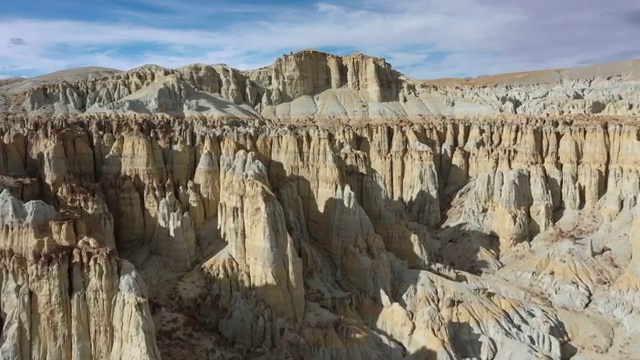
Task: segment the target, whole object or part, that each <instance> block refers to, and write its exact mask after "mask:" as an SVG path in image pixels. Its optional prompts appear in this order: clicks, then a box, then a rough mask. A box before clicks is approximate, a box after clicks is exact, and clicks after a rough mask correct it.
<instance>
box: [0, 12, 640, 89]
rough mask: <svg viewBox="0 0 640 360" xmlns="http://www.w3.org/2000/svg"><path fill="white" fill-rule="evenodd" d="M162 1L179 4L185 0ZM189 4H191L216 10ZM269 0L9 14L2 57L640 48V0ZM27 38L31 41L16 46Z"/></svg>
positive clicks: (497, 53) (430, 58) (184, 58)
mask: <svg viewBox="0 0 640 360" xmlns="http://www.w3.org/2000/svg"><path fill="white" fill-rule="evenodd" d="M139 1H143V2H148V1H149V0H139ZM154 3H155V2H154ZM158 4H159V5H158V6H160V7H163V8H165V9H169V10H171V9H174V6H176V5H175V3H173V2H168V1H163V2H161V3H158ZM349 4H351V5H349ZM180 6H182V7H184V6H187V5H184V4H182V3H181V5H180ZM185 9H186V10H185V11H188V12H190V13H191V14H197V13H199V12H202V13H211V12H215V11H216V8H215V7H207V8H197V7H187V8H185ZM261 9H262V10H263V11H264V12H265V13H266V14H265V15H261V14H258V13H255V14H254V13H253V12H252V10H251V8H248V7H246V6H242V5H237V6H236V7H235V8H228V9H227V12H233V11H235V12H239V13H245V14H246V15H247V16H243V18H245V20H237V19H236V20H234V21H231V22H230V24H228V25H221V26H220V27H218V28H216V29H214V30H202V29H203V27H201V26H200V27H199V28H198V29H188V28H184V27H182V28H180V27H177V25H176V24H182V22H183V20H184V18H183V17H180V16H181V15H176V16H177V17H176V18H175V19H173V20H174V21H172V18H171V15H167V14H165V15H163V16H164V18H163V21H157V22H154V23H153V24H151V23H150V22H149V21H146V22H102V23H97V22H86V21H71V20H34V19H16V18H14V19H4V20H3V21H1V22H0V67H2V66H17V67H18V69H17V70H21V71H22V70H33V71H36V72H48V71H54V70H58V69H60V68H64V67H69V66H86V65H94V66H106V67H114V68H120V69H125V68H131V67H135V66H139V65H142V64H144V63H156V64H159V65H163V66H167V67H179V66H182V65H186V64H188V63H194V62H199V63H227V64H228V65H230V66H234V67H239V68H252V67H258V66H262V65H266V64H269V63H271V62H272V61H273V60H274V57H275V56H279V55H281V54H282V53H288V52H289V51H296V50H301V49H304V48H325V49H327V48H337V49H345V48H349V49H357V50H359V51H361V52H363V53H368V54H371V55H375V56H381V57H385V58H387V60H388V61H389V62H391V63H392V64H393V65H395V66H396V67H397V68H399V69H400V70H401V71H404V72H406V73H407V74H408V75H410V76H414V77H419V78H434V77H445V76H451V75H461V76H466V75H474V76H475V75H484V74H492V73H500V72H507V71H521V70H527V69H537V68H550V67H553V68H555V67H567V66H576V65H580V64H585V63H592V62H600V61H611V60H619V59H623V58H630V57H638V56H640V43H638V42H632V41H629V39H635V38H637V37H639V36H640V25H639V24H640V20H638V19H640V17H638V16H629V15H628V14H636V13H637V9H636V5H635V3H634V0H618V1H616V2H611V3H605V2H602V1H600V0H584V1H583V3H580V5H579V6H577V5H575V4H571V1H557V0H539V1H536V2H530V1H528V0H519V1H507V0H486V1H480V0H457V1H446V2H445V1H437V0H422V1H410V0H401V1H398V0H395V1H394V0H363V1H351V2H345V3H342V4H341V5H338V4H336V3H331V2H319V3H317V4H316V5H315V6H314V7H312V8H309V9H306V10H305V9H296V8H268V7H265V6H263V7H262V8H261ZM634 10H635V11H636V12H634ZM176 13H179V12H176ZM625 14H626V15H625ZM138 15H140V17H143V15H144V14H138ZM222 16H224V15H222ZM178 17H179V18H178ZM201 20H202V19H201ZM162 24H165V25H162ZM172 26H173V28H172ZM211 26H216V21H215V19H213V20H212V21H211ZM17 38H19V39H21V40H22V42H24V43H25V44H26V45H21V46H13V47H11V48H9V46H10V45H9V44H10V43H11V42H12V40H11V39H17ZM2 44H5V45H2ZM122 46H127V47H128V48H129V49H130V48H134V47H135V48H137V50H135V51H134V53H132V54H128V53H125V52H124V51H119V50H118V49H119V48H120V47H122ZM129 51H130V50H129Z"/></svg>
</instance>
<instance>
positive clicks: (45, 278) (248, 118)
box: [0, 51, 640, 360]
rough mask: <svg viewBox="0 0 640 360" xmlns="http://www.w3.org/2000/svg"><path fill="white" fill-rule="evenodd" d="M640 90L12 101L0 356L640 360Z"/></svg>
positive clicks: (122, 75)
mask: <svg viewBox="0 0 640 360" xmlns="http://www.w3.org/2000/svg"><path fill="white" fill-rule="evenodd" d="M636 72H637V64H636V63H634V62H630V63H626V64H623V65H620V64H617V65H615V66H614V67H611V66H604V67H597V68H590V69H583V70H564V71H555V72H554V71H550V72H543V73H527V74H519V75H517V76H515V75H513V76H506V77H489V78H480V79H472V80H438V81H417V80H413V79H409V78H406V77H404V76H402V75H401V74H399V73H397V72H395V71H393V70H392V69H391V67H390V66H389V64H387V63H386V62H384V60H382V59H376V58H372V57H367V56H364V55H361V54H357V53H356V54H354V55H351V56H348V57H337V56H333V55H329V54H324V53H319V52H314V51H304V52H301V53H297V54H292V55H289V56H285V57H283V58H282V59H279V60H277V61H276V63H275V64H274V65H272V66H269V67H265V68H262V69H259V70H255V71H248V72H241V71H237V70H234V69H231V68H228V67H226V66H223V65H215V66H208V65H192V66H189V67H185V68H182V69H178V70H167V69H163V68H160V67H157V66H146V67H143V68H139V69H135V70H132V71H129V72H116V71H110V70H108V69H106V70H105V69H102V70H95V69H92V70H91V71H90V72H89V73H88V75H86V76H79V75H78V76H76V75H77V74H75V73H73V74H75V75H73V74H72V75H73V76H71V75H69V73H66V72H65V73H64V74H63V75H64V76H66V77H67V78H68V79H69V80H68V81H57V80H55V79H58V77H59V76H61V75H60V74H57V75H55V74H54V75H51V76H48V77H43V78H40V79H31V80H30V82H25V81H22V80H16V81H12V82H9V83H7V84H0V85H1V86H2V87H0V94H1V95H2V97H3V101H4V102H3V104H5V105H6V107H7V109H8V110H7V112H6V113H3V114H2V116H3V120H2V121H0V229H1V230H0V231H2V232H1V234H0V294H1V295H0V318H1V319H2V322H1V325H2V338H1V339H0V355H2V356H1V357H2V358H3V359H4V358H6V359H69V358H71V359H108V358H111V359H122V358H126V359H159V358H161V357H162V358H164V359H182V358H193V359H239V358H241V359H398V360H400V359H416V360H417V359H464V358H480V359H512V358H517V359H539V358H545V359H568V358H572V357H573V356H578V355H582V356H585V357H598V358H611V359H625V358H628V359H631V358H633V357H634V355H633V350H634V344H635V341H634V339H635V338H636V337H637V331H638V330H637V326H636V325H637V323H638V321H640V300H639V299H640V293H639V291H640V282H639V281H638V279H640V277H639V274H640V267H639V265H638V261H636V260H637V259H636V258H637V257H638V256H640V255H638V247H639V246H638V244H639V241H638V239H637V236H636V232H637V231H636V230H637V227H638V218H637V213H638V195H639V193H640V163H639V162H638V160H637V159H638V158H639V157H638V155H639V153H640V138H638V128H637V124H635V123H634V118H633V117H630V116H628V115H633V114H635V113H634V111H636V110H637V109H636V105H635V104H636V100H637V99H636V97H637V91H636V90H635V89H636V87H637V86H638V85H637V82H636V80H634V79H635V78H634V76H635V75H634V74H636ZM65 74H66V75H65ZM594 101H599V102H601V104H600V105H597V106H596V107H594V105H593V104H594ZM625 101H626V102H625ZM627 102H628V104H627ZM622 103H624V104H627V105H624V104H623V105H620V104H622ZM601 105H602V106H601ZM594 109H595V110H594ZM616 109H624V111H618V110H616ZM634 109H635V110H634ZM596 110H597V111H596ZM614 110H615V111H614ZM499 112H503V113H513V112H516V113H530V114H536V116H523V115H514V114H498V113H499ZM574 112H575V113H578V114H581V115H570V113H574ZM596 112H597V113H598V114H597V115H594V114H593V113H596ZM51 113H55V114H57V115H56V116H43V114H51ZM544 113H548V115H544V116H538V115H542V114H544ZM433 114H439V115H443V114H445V115H446V114H449V115H461V114H471V115H468V116H464V117H463V116H451V117H444V116H430V115H433ZM488 114H493V115H488ZM552 114H556V115H552ZM558 114H569V115H562V116H560V115H558ZM605 114H619V115H625V116H607V115H605ZM365 120H366V121H365ZM349 124H350V125H349Z"/></svg>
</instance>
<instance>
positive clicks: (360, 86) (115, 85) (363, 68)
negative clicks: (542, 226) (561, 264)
mask: <svg viewBox="0 0 640 360" xmlns="http://www.w3.org/2000/svg"><path fill="white" fill-rule="evenodd" d="M98 74H104V76H103V77H99V76H98ZM59 76H60V77H62V76H63V75H59ZM62 79H63V80H62V81H55V77H54V76H48V77H43V78H42V80H38V81H34V80H31V81H30V80H28V79H27V80H24V81H17V82H11V83H9V84H8V85H5V86H0V92H7V93H8V94H10V96H9V99H8V100H4V102H6V103H8V104H5V105H4V106H5V107H11V108H12V109H13V110H12V111H13V112H24V113H27V114H80V113H110V114H113V113H122V112H126V113H138V114H160V113H161V114H169V115H178V116H184V115H187V116H190V115H206V116H227V117H243V118H264V119H268V120H270V121H276V122H291V121H294V122H305V121H309V120H311V119H313V120H314V121H324V122H328V123H331V122H335V121H336V120H338V121H341V122H347V123H361V122H363V121H364V122H366V121H371V120H385V121H397V120H400V119H402V120H416V119H420V118H423V117H425V116H432V115H445V116H473V115H496V114H501V113H504V114H526V115H576V114H598V115H610V116H611V115H616V116H633V115H639V114H640V105H639V104H640V98H639V97H638V91H639V90H640V62H638V61H630V62H626V63H616V64H606V65H599V66H593V67H586V68H579V69H569V70H548V71H541V72H530V73H522V74H512V75H502V76H490V77H481V78H477V79H471V80H463V79H444V80H433V81H420V80H414V79H410V78H407V77H405V76H403V75H402V74H400V73H398V72H396V71H395V70H393V69H392V68H391V65H389V64H388V63H386V62H385V61H384V59H379V58H374V57H370V56H366V55H363V54H360V53H354V54H352V55H349V56H345V57H339V56H334V55H331V54H326V53H322V52H318V51H313V50H306V51H301V52H298V53H295V54H291V55H286V56H283V57H282V58H280V59H278V60H276V62H275V63H274V64H273V65H271V66H267V67H264V68H261V69H258V70H251V71H238V70H235V69H232V68H229V67H227V66H225V65H190V66H186V67H183V68H180V69H176V70H171V69H165V68H162V67H159V66H155V65H148V66H144V67H140V68H137V69H133V70H130V71H127V72H108V71H104V72H100V73H95V72H91V73H89V75H88V76H86V77H85V79H81V77H79V76H65V77H62Z"/></svg>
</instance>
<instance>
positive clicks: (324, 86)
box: [246, 50, 399, 105]
mask: <svg viewBox="0 0 640 360" xmlns="http://www.w3.org/2000/svg"><path fill="white" fill-rule="evenodd" d="M246 74H247V76H248V77H249V78H250V79H251V80H252V81H253V82H255V83H256V85H258V86H259V87H261V88H264V89H265V90H266V92H265V98H263V104H266V105H278V104H279V103H281V102H289V101H292V100H295V99H296V98H299V97H301V96H305V95H310V96H312V95H316V94H319V93H321V92H323V91H325V90H329V89H333V90H337V89H340V88H345V89H349V90H355V91H358V92H360V93H361V95H363V97H364V98H365V99H367V100H371V101H375V102H383V101H392V100H397V95H398V94H397V89H398V88H399V79H398V78H399V74H398V73H397V72H395V71H394V70H392V68H391V65H390V64H389V63H387V62H386V61H385V60H384V59H380V58H375V57H371V56H367V55H363V54H361V53H359V52H355V53H353V54H351V55H348V56H345V57H340V56H336V55H332V54H327V53H324V52H320V51H315V50H304V51H300V52H297V53H292V54H290V55H285V56H283V57H281V58H279V59H277V60H276V62H275V63H274V64H273V65H271V66H267V67H265V68H262V69H259V70H254V71H248V72H246Z"/></svg>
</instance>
